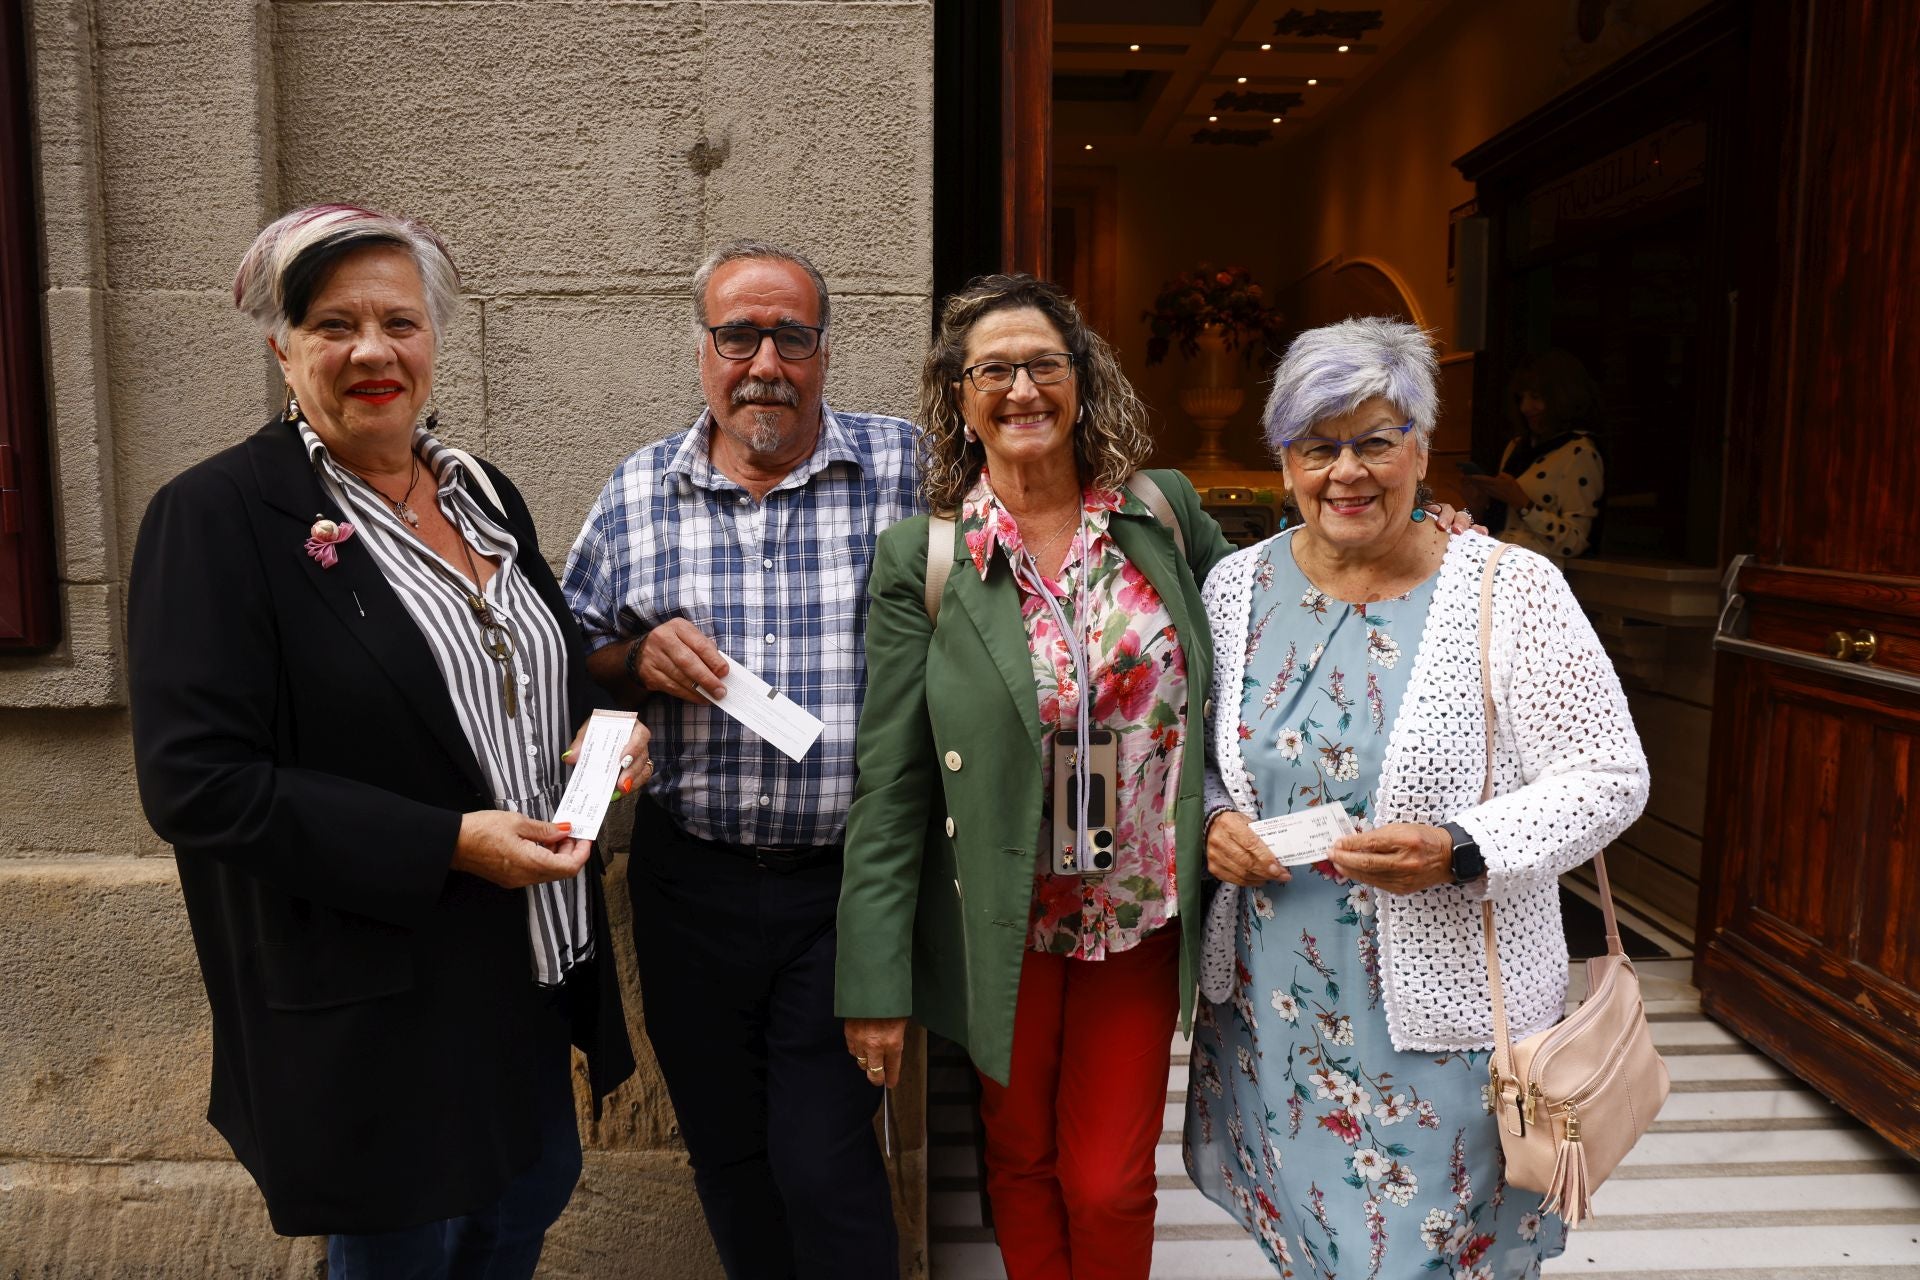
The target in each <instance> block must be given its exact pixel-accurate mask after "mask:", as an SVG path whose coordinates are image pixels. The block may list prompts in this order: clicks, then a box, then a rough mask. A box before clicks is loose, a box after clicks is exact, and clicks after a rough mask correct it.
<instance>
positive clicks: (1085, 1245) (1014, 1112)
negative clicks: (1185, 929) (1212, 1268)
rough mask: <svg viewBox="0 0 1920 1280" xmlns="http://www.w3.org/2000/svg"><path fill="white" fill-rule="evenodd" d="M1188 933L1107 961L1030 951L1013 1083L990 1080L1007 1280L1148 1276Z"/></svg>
mask: <svg viewBox="0 0 1920 1280" xmlns="http://www.w3.org/2000/svg"><path fill="white" fill-rule="evenodd" d="M1179 1012H1180V931H1179V929H1178V928H1177V927H1174V926H1169V927H1168V928H1166V929H1164V930H1162V931H1161V932H1159V933H1157V934H1155V935H1154V936H1153V937H1151V938H1149V939H1148V940H1147V941H1146V942H1144V943H1142V944H1140V945H1139V946H1137V947H1135V948H1133V949H1132V950H1130V951H1122V952H1120V953H1118V954H1116V955H1110V956H1108V957H1107V958H1106V959H1105V960H1070V959H1067V958H1066V957H1064V956H1050V955H1043V954H1041V953H1040V952H1037V951H1029V952H1027V956H1026V960H1025V961H1024V962H1023V963H1022V965H1021V969H1020V996H1019V1003H1018V1005H1017V1006H1016V1008H1015V1010H1014V1021H1013V1071H1012V1074H1011V1076H1010V1079H1011V1082H1012V1083H1011V1084H1009V1085H1007V1086H1005V1087H1002V1086H1001V1085H998V1084H995V1083H994V1082H993V1081H992V1080H989V1079H987V1078H986V1077H985V1076H982V1077H981V1089H982V1092H981V1097H980V1118H981V1120H982V1122H983V1123H984V1124H985V1126H986V1131H987V1152H986V1155H987V1194H988V1195H989V1196H990V1197H992V1200H993V1225H994V1232H995V1234H996V1235H997V1236H998V1237H999V1241H1000V1255H1001V1257H1002V1258H1003V1259H1005V1261H1006V1265H1007V1277H1008V1280H1132V1278H1134V1277H1138V1280H1146V1277H1147V1272H1148V1269H1149V1267H1150V1266H1151V1265H1152V1262H1153V1213H1154V1208H1155V1204H1156V1200H1155V1197H1154V1189H1155V1185H1156V1184H1155V1179H1154V1172H1153V1149H1154V1147H1155V1146H1156V1145H1158V1143H1159V1141H1160V1130H1161V1126H1162V1123H1163V1121H1164V1113H1165V1107H1166V1104H1167V1068H1168V1066H1169V1065H1170V1064H1171V1062H1172V1049H1173V1026H1174V1021H1175V1019H1176V1018H1177V1017H1178V1015H1179Z"/></svg>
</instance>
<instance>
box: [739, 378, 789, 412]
mask: <svg viewBox="0 0 1920 1280" xmlns="http://www.w3.org/2000/svg"><path fill="white" fill-rule="evenodd" d="M728 398H729V399H730V400H732V401H733V407H734V408H736V409H737V408H739V407H740V406H741V405H743V404H751V403H753V402H754V401H760V402H762V403H764V402H766V401H768V400H771V401H773V402H774V403H775V404H784V405H786V406H788V407H789V408H792V407H794V406H797V405H798V404H799V403H800V389H799V388H798V387H796V386H794V385H793V384H792V383H791V382H788V381H787V380H786V379H785V378H748V379H747V380H746V381H745V382H742V383H741V384H740V385H739V386H737V387H735V388H734V389H733V394H732V395H731V396H729V397H728Z"/></svg>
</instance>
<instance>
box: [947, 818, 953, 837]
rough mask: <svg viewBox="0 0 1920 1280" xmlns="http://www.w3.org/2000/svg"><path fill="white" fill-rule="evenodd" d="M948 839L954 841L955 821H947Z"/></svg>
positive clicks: (950, 819)
mask: <svg viewBox="0 0 1920 1280" xmlns="http://www.w3.org/2000/svg"><path fill="white" fill-rule="evenodd" d="M947 839H949V840H951V839H953V819H952V818H948V819H947Z"/></svg>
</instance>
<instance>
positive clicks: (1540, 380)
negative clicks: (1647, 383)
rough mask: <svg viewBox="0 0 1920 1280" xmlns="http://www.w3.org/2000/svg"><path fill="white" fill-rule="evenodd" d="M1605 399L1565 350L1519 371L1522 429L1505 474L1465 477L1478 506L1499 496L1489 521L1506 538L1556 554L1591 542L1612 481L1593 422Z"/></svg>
mask: <svg viewBox="0 0 1920 1280" xmlns="http://www.w3.org/2000/svg"><path fill="white" fill-rule="evenodd" d="M1599 404H1600V397H1599V393H1598V390H1597V389H1596V388H1595V386H1594V384H1593V379H1592V378H1591V377H1589V376H1588V374H1587V370H1586V367H1585V366H1584V365H1582V364H1581V363H1580V361H1579V360H1577V359H1575V358H1574V357H1573V356H1571V355H1569V354H1567V353H1566V352H1565V351H1559V350H1554V351H1548V352H1546V353H1545V354H1543V355H1541V356H1540V357H1539V358H1538V359H1536V360H1534V361H1533V362H1532V363H1531V364H1529V365H1527V366H1526V367H1525V368H1523V369H1521V370H1520V372H1519V373H1517V374H1515V375H1514V379H1513V416H1514V418H1515V420H1516V426H1517V427H1518V428H1519V431H1518V432H1517V434H1516V435H1515V436H1514V438H1513V439H1512V440H1510V441H1508V443H1507V448H1506V452H1505V453H1503V454H1502V455H1501V457H1500V471H1499V474H1497V475H1491V476H1482V475H1469V476H1464V477H1462V482H1463V483H1464V484H1465V485H1466V488H1467V493H1468V495H1469V496H1470V499H1471V500H1472V501H1473V504H1474V505H1475V506H1476V507H1478V506H1482V505H1483V504H1489V503H1490V504H1493V506H1492V508H1491V509H1489V510H1488V517H1487V523H1488V525H1489V526H1490V527H1494V528H1498V529H1499V537H1500V539H1501V541H1503V542H1511V543H1513V544H1514V545H1515V546H1521V547H1526V548H1527V549H1528V550H1530V551H1538V552H1539V553H1540V554H1541V555H1545V556H1552V557H1555V558H1571V557H1573V556H1578V555H1584V554H1586V552H1587V551H1588V549H1589V548H1590V547H1592V545H1593V535H1594V520H1595V518H1596V517H1597V516H1598V515H1599V514H1600V495H1601V492H1602V490H1603V489H1604V488H1605V486H1606V461H1605V459H1603V458H1602V457H1601V455H1600V446H1599V444H1598V443H1597V442H1596V441H1595V440H1594V437H1593V435H1592V433H1591V431H1590V430H1589V428H1590V426H1591V424H1592V422H1593V420H1594V418H1595V417H1596V416H1597V414H1598V411H1599ZM1502 505H1504V508H1505V523H1504V524H1503V523H1501V519H1500V517H1501V512H1500V507H1501V506H1502Z"/></svg>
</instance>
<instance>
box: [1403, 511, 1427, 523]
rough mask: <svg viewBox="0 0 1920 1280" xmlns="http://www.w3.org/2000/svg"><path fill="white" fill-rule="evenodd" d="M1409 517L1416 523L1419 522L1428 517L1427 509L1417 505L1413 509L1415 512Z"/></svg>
mask: <svg viewBox="0 0 1920 1280" xmlns="http://www.w3.org/2000/svg"><path fill="white" fill-rule="evenodd" d="M1407 518H1408V519H1410V520H1412V521H1413V522H1414V523H1415V524H1419V523H1420V522H1421V521H1422V520H1425V519H1426V518H1427V509H1426V508H1425V507H1415V508H1414V509H1413V514H1412V515H1411V516H1409V517H1407Z"/></svg>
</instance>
